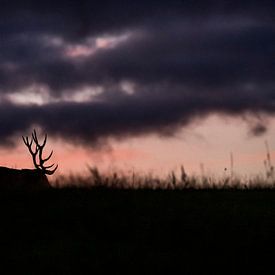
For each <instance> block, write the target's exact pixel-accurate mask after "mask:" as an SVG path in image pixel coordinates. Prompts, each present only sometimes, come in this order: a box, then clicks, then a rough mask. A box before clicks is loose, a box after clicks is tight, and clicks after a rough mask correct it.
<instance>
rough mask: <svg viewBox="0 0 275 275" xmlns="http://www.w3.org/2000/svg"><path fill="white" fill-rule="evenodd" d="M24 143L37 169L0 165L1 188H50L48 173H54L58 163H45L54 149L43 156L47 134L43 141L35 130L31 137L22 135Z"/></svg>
mask: <svg viewBox="0 0 275 275" xmlns="http://www.w3.org/2000/svg"><path fill="white" fill-rule="evenodd" d="M22 139H23V142H24V144H25V145H26V146H27V148H28V150H29V152H30V154H31V156H32V160H33V164H34V167H35V168H36V169H11V168H8V167H0V189H5V190H14V189H20V190H40V189H45V188H50V187H51V185H50V183H49V181H48V178H47V175H53V174H54V172H55V171H56V170H57V168H58V165H55V164H51V165H46V166H45V163H46V162H47V161H48V160H49V159H50V158H51V156H52V154H53V151H51V153H50V154H49V156H48V157H46V158H43V149H44V147H45V145H46V142H47V134H46V135H45V137H44V140H43V142H42V143H39V140H38V137H37V133H36V131H35V130H34V131H33V133H32V134H31V138H29V137H28V136H26V137H24V136H22Z"/></svg>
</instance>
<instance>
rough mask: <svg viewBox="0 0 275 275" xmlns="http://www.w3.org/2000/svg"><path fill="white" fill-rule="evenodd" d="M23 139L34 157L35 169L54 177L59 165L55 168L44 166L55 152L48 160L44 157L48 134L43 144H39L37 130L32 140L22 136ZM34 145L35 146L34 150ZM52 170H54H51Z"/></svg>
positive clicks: (53, 165) (52, 165)
mask: <svg viewBox="0 0 275 275" xmlns="http://www.w3.org/2000/svg"><path fill="white" fill-rule="evenodd" d="M22 138H23V141H24V143H25V145H26V146H27V147H28V149H29V152H30V154H31V156H32V160H33V164H34V167H35V168H36V169H37V170H39V171H41V172H42V173H43V174H45V175H52V174H53V173H54V172H55V171H56V169H57V167H58V165H56V166H55V164H51V165H48V166H45V165H44V164H45V162H46V161H48V160H49V159H50V158H51V156H52V154H53V151H51V153H50V154H49V156H48V157H46V158H43V156H42V154H43V149H44V147H45V145H46V142H47V134H46V135H45V138H44V141H43V143H42V144H40V143H39V141H38V138H37V134H36V131H35V130H34V131H33V133H32V136H31V140H30V139H29V137H28V136H26V137H24V136H22ZM33 145H34V150H33ZM37 159H38V163H37ZM53 167H54V168H53ZM51 168H53V169H52V170H51Z"/></svg>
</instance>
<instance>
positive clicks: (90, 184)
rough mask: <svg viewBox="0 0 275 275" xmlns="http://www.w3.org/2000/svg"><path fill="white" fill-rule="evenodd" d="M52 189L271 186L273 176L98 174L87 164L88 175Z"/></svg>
mask: <svg viewBox="0 0 275 275" xmlns="http://www.w3.org/2000/svg"><path fill="white" fill-rule="evenodd" d="M52 186H53V187H56V188H64V187H66V188H68V187H71V188H72V187H78V188H79V187H82V188H83V187H84V188H95V187H96V188H99V187H100V188H111V189H114V188H115V189H135V190H136V189H153V190H156V189H165V190H167V189H172V190H181V189H196V190H197V189H241V190H242V189H274V188H275V178H274V177H273V176H270V174H268V175H267V176H263V175H258V176H254V177H241V176H239V177H238V176H233V175H230V176H223V177H219V178H217V177H213V176H209V177H207V176H200V177H199V176H188V175H187V174H186V172H185V170H184V168H183V167H181V169H180V173H176V172H175V171H171V172H170V173H169V174H168V175H167V177H162V178H161V177H158V176H154V175H152V174H147V175H141V174H138V173H135V172H131V173H128V174H125V173H122V172H120V173H119V172H113V173H112V174H104V173H101V172H100V171H99V170H98V168H97V167H89V174H88V175H85V176H82V175H77V174H76V175H69V176H62V177H59V178H57V179H56V180H55V181H53V182H52Z"/></svg>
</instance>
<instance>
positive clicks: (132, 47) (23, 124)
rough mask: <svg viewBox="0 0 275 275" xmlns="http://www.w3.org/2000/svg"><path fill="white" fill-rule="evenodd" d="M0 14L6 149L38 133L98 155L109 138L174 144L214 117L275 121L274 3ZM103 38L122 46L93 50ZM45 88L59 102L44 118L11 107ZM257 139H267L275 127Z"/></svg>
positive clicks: (10, 6)
mask: <svg viewBox="0 0 275 275" xmlns="http://www.w3.org/2000/svg"><path fill="white" fill-rule="evenodd" d="M1 5H2V8H1V10H0V33H1V43H0V95H1V98H2V100H3V102H2V104H1V105H0V115H1V123H0V138H1V141H2V143H5V142H7V141H9V138H10V137H12V136H13V135H15V134H16V133H19V132H20V133H21V132H23V131H25V129H28V128H30V127H32V126H33V125H34V124H35V125H40V126H41V127H43V128H45V129H46V130H47V131H48V132H50V133H52V134H53V135H56V136H62V137H63V138H66V139H68V140H71V141H74V142H80V143H83V142H84V143H85V144H89V143H92V144H101V143H102V140H105V139H108V137H116V138H124V137H127V136H130V135H141V134H148V133H159V134H162V135H172V134H173V133H174V132H175V131H176V130H178V129H179V128H180V127H182V126H185V125H187V124H189V123H191V122H192V120H193V119H194V118H198V117H204V116H206V115H208V114H209V113H221V114H229V115H243V114H245V113H250V114H252V115H254V114H258V113H265V114H268V115H273V113H274V110H275V82H274V71H275V62H274V48H275V22H274V18H275V4H274V1H261V2H259V1H239V2H238V3H236V2H235V3H234V2H233V1H170V2H169V3H167V1H138V2H137V1H135V2H133V1H113V2H110V1H108V2H105V1H81V0H80V1H45V2H39V3H38V1H24V3H23V2H22V1H3V2H1ZM99 38H100V39H101V40H102V39H103V40H104V39H105V42H106V39H107V42H106V43H109V42H110V41H111V42H110V43H115V44H114V45H112V46H110V47H107V48H104V47H101V48H96V45H97V41H98V39H99ZM108 39H110V41H109V40H108ZM116 39H118V40H117V41H116ZM108 41H109V42H108ZM112 41H115V42H112ZM103 42H104V41H103ZM74 51H75V52H76V51H78V53H76V54H79V51H80V55H81V54H83V55H82V56H79V57H75V56H74V54H75V52H74ZM81 51H82V53H81ZM85 51H88V54H87V53H86V52H85ZM89 51H91V52H90V54H89ZM93 51H94V52H93ZM125 83H128V84H129V85H132V87H133V88H132V91H130V92H129V91H125V88H123V85H124V84H125ZM41 86H43V87H44V88H45V89H44V90H43V91H45V90H46V91H47V92H48V93H49V97H50V99H49V102H47V103H45V104H44V105H42V106H35V105H26V106H22V105H16V104H15V103H14V102H12V101H11V99H10V96H11V95H12V94H14V93H24V90H25V89H29V87H37V89H38V88H39V87H41ZM87 87H88V88H91V89H93V88H94V87H101V89H102V93H100V95H97V96H94V98H93V101H87V102H85V103H76V102H71V103H68V102H67V103H66V102H63V101H62V98H64V97H66V96H68V97H72V98H73V95H74V94H76V93H78V92H79V91H81V89H83V88H87ZM127 92H128V94H127ZM57 99H58V100H59V101H58V102H59V103H53V102H55V101H56V100H57ZM251 129H252V130H251V132H252V133H253V134H254V135H259V134H262V133H264V132H265V130H266V126H265V125H264V124H263V123H261V124H257V125H256V126H255V127H252V128H251Z"/></svg>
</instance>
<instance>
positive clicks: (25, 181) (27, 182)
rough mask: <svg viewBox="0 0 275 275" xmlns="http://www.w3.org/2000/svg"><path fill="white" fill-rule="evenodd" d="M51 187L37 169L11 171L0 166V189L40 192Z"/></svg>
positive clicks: (45, 177)
mask: <svg viewBox="0 0 275 275" xmlns="http://www.w3.org/2000/svg"><path fill="white" fill-rule="evenodd" d="M50 187H51V185H50V184H49V181H48V179H47V176H46V175H45V174H43V173H42V172H41V171H39V170H37V169H11V168H7V167H1V166H0V188H1V189H4V190H32V191H33V190H41V189H48V188H50Z"/></svg>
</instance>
